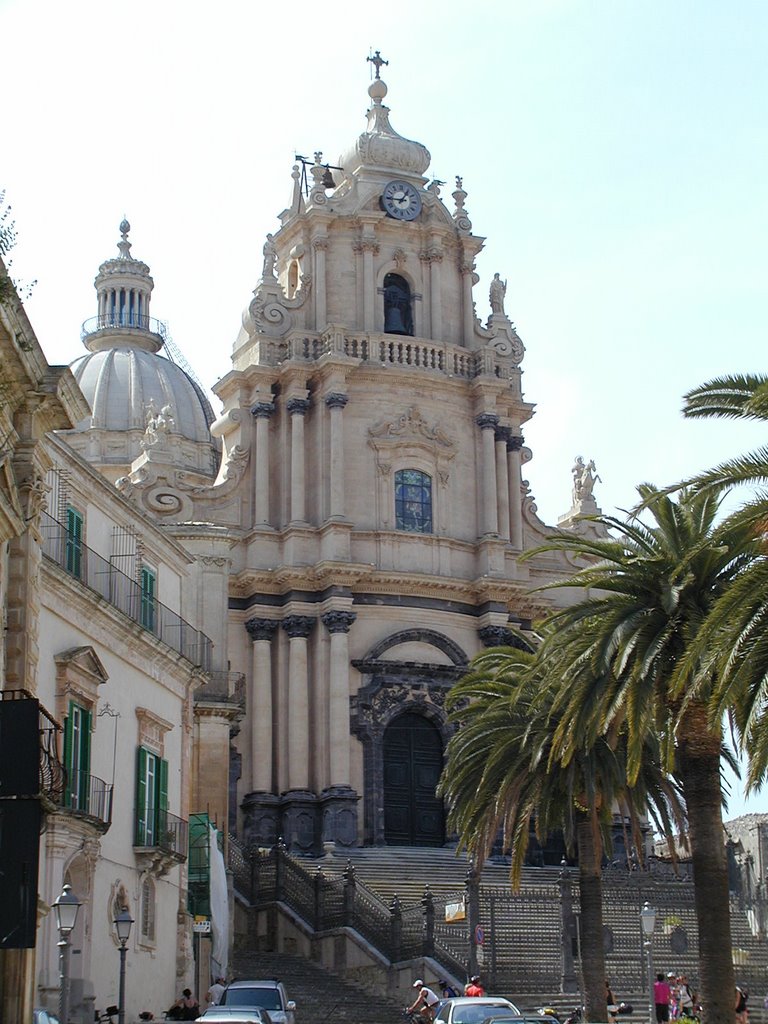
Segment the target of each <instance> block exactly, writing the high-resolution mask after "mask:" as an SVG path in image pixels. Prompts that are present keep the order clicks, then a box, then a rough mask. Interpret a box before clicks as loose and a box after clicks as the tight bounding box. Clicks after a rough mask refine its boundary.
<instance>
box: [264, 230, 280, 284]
mask: <svg viewBox="0 0 768 1024" xmlns="http://www.w3.org/2000/svg"><path fill="white" fill-rule="evenodd" d="M262 251H263V253H264V267H263V268H262V271H261V276H262V277H274V276H275V264H276V263H277V246H276V245H275V242H274V239H273V237H272V235H269V234H268V235H267V240H266V242H265V243H264V249H263V250H262Z"/></svg>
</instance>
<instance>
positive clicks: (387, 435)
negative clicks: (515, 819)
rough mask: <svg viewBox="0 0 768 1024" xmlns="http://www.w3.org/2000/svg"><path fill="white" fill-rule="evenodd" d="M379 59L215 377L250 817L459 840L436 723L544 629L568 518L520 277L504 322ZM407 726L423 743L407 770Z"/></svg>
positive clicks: (296, 832)
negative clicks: (242, 468)
mask: <svg viewBox="0 0 768 1024" xmlns="http://www.w3.org/2000/svg"><path fill="white" fill-rule="evenodd" d="M372 63H373V64H374V67H375V69H376V77H375V78H374V80H373V81H372V82H371V84H370V86H369V88H368V98H369V107H368V111H367V115H366V123H365V128H364V130H363V131H362V132H361V133H360V134H359V135H358V136H357V137H356V138H355V139H354V141H353V142H352V144H351V145H350V146H349V147H348V148H347V150H346V151H345V152H344V153H342V155H341V156H340V157H339V158H337V159H336V161H335V163H333V164H331V163H330V162H326V161H325V160H324V158H323V154H322V153H321V152H317V153H315V154H314V158H313V160H311V161H310V160H307V161H304V162H302V163H299V164H297V165H296V166H294V167H293V170H292V191H291V200H290V204H289V206H288V207H287V208H286V209H285V210H283V211H282V213H281V214H280V215H279V227H278V228H277V230H276V231H275V232H274V234H269V235H268V236H267V238H266V240H265V242H264V245H263V249H262V258H263V263H262V272H261V276H260V278H259V280H258V281H257V283H256V287H255V289H254V292H253V297H252V299H251V300H250V302H249V304H248V307H247V309H246V310H245V313H244V314H243V322H242V324H243V325H242V329H241V330H240V333H239V335H238V337H237V339H236V342H235V346H234V353H233V372H232V373H230V374H228V375H227V376H226V377H225V378H224V379H223V380H222V381H221V382H220V383H219V384H218V385H217V387H216V392H217V394H218V395H219V397H220V398H221V399H222V401H223V402H224V405H225V411H224V417H223V419H226V421H227V423H228V424H230V426H228V428H227V429H228V430H231V438H230V441H229V442H228V443H231V444H233V445H240V446H242V447H244V448H247V450H248V452H249V455H250V459H249V464H248V465H249V468H248V472H249V474H250V487H251V488H252V491H251V493H252V495H253V504H252V508H253V515H252V519H251V520H250V521H249V522H247V523H244V524H243V532H244V537H246V538H247V540H246V541H245V542H244V545H243V548H242V551H241V553H240V555H239V558H238V562H237V564H238V566H239V568H238V569H237V570H236V571H235V572H234V575H233V577H232V580H231V591H230V594H231V597H230V608H231V615H232V620H231V631H232V633H231V635H232V637H233V641H232V645H231V654H232V660H233V667H234V666H235V665H237V667H238V668H239V669H240V670H241V671H244V672H247V673H248V675H249V679H250V684H249V685H250V687H251V691H250V696H249V699H248V708H249V712H248V714H249V716H250V720H249V724H248V727H247V728H244V729H243V730H242V732H241V735H240V736H239V737H238V746H239V749H240V750H241V752H242V754H243V768H242V779H241V790H240V801H241V810H242V813H243V828H244V831H245V833H246V835H247V836H248V838H249V839H250V840H251V841H253V842H257V843H258V844H259V845H268V844H269V843H270V842H273V841H274V840H275V839H276V838H277V836H278V835H283V836H284V837H285V839H286V841H287V842H288V843H289V844H290V845H291V846H292V847H293V848H294V849H296V850H305V851H309V850H317V849H318V848H319V847H320V846H321V845H322V844H323V843H335V844H337V845H342V846H344V845H354V844H356V843H361V842H362V843H382V842H394V841H396V837H398V836H403V835H406V836H410V837H412V841H413V842H414V844H416V845H419V844H421V845H435V844H437V843H439V842H440V841H442V838H441V837H442V836H443V835H444V828H443V822H442V819H440V814H441V809H440V808H441V804H440V802H439V800H437V801H436V800H435V794H434V785H435V782H436V779H433V774H434V772H433V767H434V766H432V767H425V766H424V765H422V764H421V763H420V762H419V758H418V749H419V745H418V743H416V741H415V739H414V737H417V736H420V735H421V733H422V732H424V734H425V735H426V734H427V733H428V734H429V736H430V737H431V742H432V743H433V746H434V748H435V751H436V754H435V759H436V760H435V763H436V764H437V763H439V760H440V756H441V754H440V751H441V749H442V748H441V744H444V743H445V742H446V741H447V737H448V735H449V732H450V727H449V724H448V720H447V716H446V714H445V710H444V700H445V694H446V692H447V689H448V688H449V686H450V685H451V683H452V682H453V680H455V679H456V678H458V677H459V675H460V674H461V672H462V671H463V666H464V665H466V663H467V661H468V660H469V658H470V657H471V656H472V655H474V654H475V653H476V652H477V651H478V650H479V649H480V648H481V646H482V645H483V644H485V643H492V642H496V643H498V642H503V640H504V638H505V637H507V636H508V635H509V623H510V622H512V623H515V624H517V625H521V624H522V626H523V627H526V625H527V624H528V623H529V621H530V619H531V618H532V617H533V614H534V611H536V610H537V609H538V606H539V605H540V604H541V603H542V602H543V600H545V599H542V598H538V597H537V598H531V597H530V594H529V590H530V581H531V578H532V576H537V574H538V575H539V576H540V575H541V574H542V573H543V575H544V576H546V573H547V571H548V570H547V568H546V566H542V565H539V564H537V563H536V562H520V561H519V555H520V554H521V552H523V551H524V550H525V549H526V548H527V547H530V546H532V545H533V544H534V543H538V542H539V541H540V540H541V539H542V538H543V536H544V535H545V533H546V528H545V527H544V525H543V524H542V523H541V522H540V521H539V520H538V519H537V518H536V516H535V506H533V504H532V500H531V498H530V496H529V495H528V492H527V487H526V484H525V482H524V481H523V480H522V475H521V468H522V465H523V463H524V462H525V461H526V460H527V459H528V458H530V452H529V451H528V449H526V448H525V445H524V440H523V435H522V427H523V425H524V423H525V422H526V421H527V420H528V419H529V418H530V417H531V415H532V413H533V406H532V405H530V404H529V403H528V402H526V401H525V400H524V398H523V394H522V387H521V380H522V372H521V369H520V364H521V362H522V360H523V356H524V348H523V344H522V342H521V340H520V338H519V336H518V334H517V331H516V330H515V327H514V325H513V323H512V321H511V320H510V319H509V317H508V315H507V313H506V311H505V302H506V282H505V281H503V279H502V277H501V274H497V275H496V276H495V277H494V279H493V282H491V283H489V299H490V306H491V310H490V316H489V317H488V319H487V321H486V323H485V325H483V324H481V322H480V320H479V319H478V317H477V315H476V312H475V295H474V288H475V285H476V284H477V283H478V282H479V278H478V276H477V274H476V271H475V257H476V256H477V254H478V253H479V252H480V251H481V249H482V247H483V242H484V239H483V238H482V237H481V236H479V235H476V234H474V233H473V229H472V223H471V220H470V217H469V213H468V210H467V200H468V193H467V190H466V189H465V188H464V183H463V180H462V178H461V177H457V178H456V179H455V188H454V189H453V191H452V192H451V193H450V194H449V196H447V197H445V198H444V197H443V196H442V193H441V189H442V188H443V185H444V183H442V182H439V181H437V180H434V179H430V177H429V176H428V174H427V172H428V169H429V165H430V159H431V158H430V154H429V151H428V150H427V148H426V146H424V145H423V144H422V143H421V142H417V141H414V140H412V139H409V138H406V137H405V136H403V135H401V134H399V133H398V132H397V131H396V130H395V129H394V128H393V127H392V123H391V119H390V110H389V108H388V107H387V106H385V104H384V100H385V99H386V97H387V93H388V89H387V85H386V84H385V82H384V81H383V80H382V79H381V77H380V71H381V68H382V66H383V65H384V64H385V62H384V60H383V58H381V56H380V54H378V53H377V54H376V57H375V58H372ZM251 424H252V426H253V429H252V430H251ZM238 637H239V640H238V639H237V638H238ZM499 638H501V641H500V639H499ZM401 716H402V717H401ZM414 716H415V718H414ZM419 719H422V721H421V722H419V721H418V720H419ZM390 726H391V727H392V728H391V729H390ZM422 726H423V729H422ZM393 737H394V738H395V739H397V742H398V743H399V742H400V741H401V740H402V742H403V743H405V744H406V746H408V745H409V744H410V746H408V749H409V750H411V748H413V758H412V759H411V760H410V761H409V762H408V766H407V768H403V772H402V773H401V772H400V767H399V764H398V759H397V758H390V760H389V761H387V760H386V758H385V746H387V750H390V748H392V744H393V743H394V739H393ZM385 738H386V743H385ZM414 744H415V745H414ZM395 746H397V744H395ZM398 749H399V748H398ZM430 765H432V762H430ZM393 773H394V774H398V782H397V785H395V783H394V782H393V780H392V778H391V776H392V774H393ZM400 776H402V777H400ZM392 787H394V788H392ZM436 816H437V817H436ZM395 818H398V821H397V822H396V821H395ZM427 819H429V821H430V825H429V828H427V827H426V826H425V825H424V822H425V821H426V820H427Z"/></svg>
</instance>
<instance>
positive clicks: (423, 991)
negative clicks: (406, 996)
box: [406, 978, 440, 1024]
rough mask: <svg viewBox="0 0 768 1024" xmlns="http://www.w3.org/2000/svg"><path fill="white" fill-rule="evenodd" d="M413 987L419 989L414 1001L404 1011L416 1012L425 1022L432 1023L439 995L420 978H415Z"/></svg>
mask: <svg viewBox="0 0 768 1024" xmlns="http://www.w3.org/2000/svg"><path fill="white" fill-rule="evenodd" d="M413 987H414V988H416V989H418V990H419V994H418V995H417V996H416V999H415V1000H414V1002H413V1003H412V1004H411V1005H410V1006H409V1007H408V1008H407V1009H406V1013H418V1014H419V1016H420V1017H421V1019H422V1020H423V1021H426V1024H432V1021H433V1020H434V1019H435V1007H436V1006H437V1004H438V1003H439V1002H440V997H439V996H438V995H436V993H434V992H433V991H432V989H431V988H428V987H427V986H426V985H425V984H424V982H423V980H422V979H421V978H417V979H416V981H414V983H413Z"/></svg>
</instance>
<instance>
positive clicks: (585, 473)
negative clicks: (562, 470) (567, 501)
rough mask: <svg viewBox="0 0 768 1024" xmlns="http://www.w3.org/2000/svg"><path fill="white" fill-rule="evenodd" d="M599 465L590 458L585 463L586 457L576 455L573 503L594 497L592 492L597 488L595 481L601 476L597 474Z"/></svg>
mask: <svg viewBox="0 0 768 1024" xmlns="http://www.w3.org/2000/svg"><path fill="white" fill-rule="evenodd" d="M596 469H597V467H596V466H595V460H594V459H590V460H589V462H588V463H586V465H585V463H584V459H583V457H582V456H581V455H577V456H576V461H575V462H574V464H573V468H572V469H571V474H572V476H573V503H574V505H575V504H576V503H577V502H580V501H584V500H585V499H588V498H591V497H592V492H593V491H594V489H595V483H596V482H597V481H598V480H600V482H601V483H602V480H601V478H600V477H599V476H598V475H597V472H596Z"/></svg>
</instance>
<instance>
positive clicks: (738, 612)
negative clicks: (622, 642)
mask: <svg viewBox="0 0 768 1024" xmlns="http://www.w3.org/2000/svg"><path fill="white" fill-rule="evenodd" d="M684 402H685V405H684V407H683V413H684V415H685V416H686V417H688V418H689V419H702V418H705V417H715V418H720V419H742V420H757V421H758V422H763V423H764V422H766V421H768V377H767V376H765V375H762V374H754V375H748V376H732V377H719V378H716V379H715V380H711V381H708V382H707V383H706V384H702V385H701V386H700V387H698V388H694V389H693V390H692V391H689V392H688V394H686V395H685V396H684ZM689 484H690V486H692V487H693V488H694V489H695V490H698V491H704V492H707V493H711V492H717V491H719V490H723V489H725V488H730V487H734V486H737V485H740V484H751V485H757V486H758V487H759V488H761V490H758V492H757V493H756V494H755V495H754V496H753V497H752V498H750V499H749V500H748V501H747V502H746V503H745V504H744V505H743V506H742V507H741V508H739V509H738V510H737V511H736V512H734V513H733V514H732V515H731V516H730V517H729V519H728V520H727V522H726V525H727V527H729V528H731V529H735V528H740V529H741V530H743V531H744V532H745V533H747V534H749V535H751V536H752V537H754V538H755V543H756V547H757V550H756V552H755V557H754V559H753V560H752V562H751V563H750V565H749V566H747V567H746V568H745V569H744V571H743V572H742V574H741V575H740V577H739V579H738V580H737V581H735V582H734V584H733V586H731V587H730V588H729V589H728V591H727V593H725V594H724V595H723V596H722V598H721V599H720V600H719V601H718V602H717V603H716V604H715V606H714V608H713V609H712V612H711V614H710V616H709V618H708V620H707V623H706V624H705V627H704V629H703V630H702V633H701V637H700V643H699V645H698V647H699V650H697V651H696V652H695V654H696V656H699V657H700V656H702V655H703V654H704V653H705V652H709V653H710V655H711V656H712V657H713V658H714V661H715V666H714V667H715V670H716V673H717V678H718V685H717V690H716V700H717V705H716V707H717V710H718V711H719V712H720V713H728V714H729V715H730V716H731V721H732V723H733V725H734V727H735V732H736V735H737V737H738V741H739V746H740V748H741V749H742V750H744V751H745V752H746V753H747V755H748V758H749V765H748V769H747V790H748V791H749V790H754V789H757V788H759V787H760V785H761V784H762V782H763V781H764V779H765V778H766V775H767V774H768V557H766V555H767V554H768V548H767V546H766V535H768V492H767V491H766V490H765V488H768V447H766V446H764V447H762V448H759V449H758V450H757V451H754V452H749V453H748V454H746V455H741V456H737V457H736V458H733V459H729V460H726V461H725V462H723V463H721V464H720V465H719V466H715V467H714V468H713V469H710V470H707V471H706V472H704V473H702V474H700V475H699V476H697V477H695V478H694V479H693V480H691V481H689ZM687 667H688V666H686V668H687Z"/></svg>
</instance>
